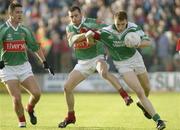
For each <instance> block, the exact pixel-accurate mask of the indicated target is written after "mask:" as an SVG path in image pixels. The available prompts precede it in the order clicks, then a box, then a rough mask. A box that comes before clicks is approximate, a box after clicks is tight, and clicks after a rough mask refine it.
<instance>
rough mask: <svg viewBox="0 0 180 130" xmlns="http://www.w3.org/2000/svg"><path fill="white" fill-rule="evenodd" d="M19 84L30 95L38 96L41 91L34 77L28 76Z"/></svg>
mask: <svg viewBox="0 0 180 130" xmlns="http://www.w3.org/2000/svg"><path fill="white" fill-rule="evenodd" d="M21 84H22V86H23V87H24V88H25V89H26V90H27V91H28V92H29V93H31V94H32V95H40V93H41V90H40V88H39V85H38V83H37V81H36V80H35V77H34V76H29V77H28V78H26V79H25V80H24V81H23V82H21Z"/></svg>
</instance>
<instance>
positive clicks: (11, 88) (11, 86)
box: [6, 80, 26, 127]
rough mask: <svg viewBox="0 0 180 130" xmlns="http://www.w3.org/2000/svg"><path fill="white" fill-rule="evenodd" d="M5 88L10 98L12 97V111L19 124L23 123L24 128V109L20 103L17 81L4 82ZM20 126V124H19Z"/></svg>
mask: <svg viewBox="0 0 180 130" xmlns="http://www.w3.org/2000/svg"><path fill="white" fill-rule="evenodd" d="M6 88H7V90H8V92H9V94H10V96H11V97H12V101H13V108H14V111H15V112H16V115H17V117H18V119H19V122H20V123H21V122H23V123H24V124H23V127H25V125H26V124H25V122H26V120H25V117H24V108H23V105H22V101H21V90H20V87H19V81H18V80H9V81H6ZM19 125H21V124H19ZM20 127H21V126H20Z"/></svg>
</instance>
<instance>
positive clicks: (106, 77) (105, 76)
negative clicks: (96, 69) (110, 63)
mask: <svg viewBox="0 0 180 130" xmlns="http://www.w3.org/2000/svg"><path fill="white" fill-rule="evenodd" d="M100 75H101V77H103V78H104V79H108V72H107V71H106V70H102V71H101V72H100Z"/></svg>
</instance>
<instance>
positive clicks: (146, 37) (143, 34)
mask: <svg viewBox="0 0 180 130" xmlns="http://www.w3.org/2000/svg"><path fill="white" fill-rule="evenodd" d="M135 28H136V33H137V34H138V35H139V36H140V37H141V40H150V38H149V36H148V35H147V34H145V33H144V31H143V30H142V28H141V27H140V26H137V25H136V27H135Z"/></svg>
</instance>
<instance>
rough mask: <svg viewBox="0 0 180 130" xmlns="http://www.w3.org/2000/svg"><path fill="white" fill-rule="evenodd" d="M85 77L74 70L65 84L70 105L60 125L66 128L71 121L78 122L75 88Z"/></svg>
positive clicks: (67, 100) (68, 104)
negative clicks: (75, 110) (75, 106)
mask: <svg viewBox="0 0 180 130" xmlns="http://www.w3.org/2000/svg"><path fill="white" fill-rule="evenodd" d="M84 79H85V77H84V76H83V75H82V74H81V73H80V72H79V71H77V70H72V71H71V73H70V74H69V76H68V80H67V81H66V83H65V85H64V92H65V93H64V94H65V97H66V103H67V106H68V114H67V117H66V118H65V119H64V121H63V122H60V123H59V125H58V127H60V128H65V127H66V126H67V125H68V124H70V123H75V122H76V117H75V112H74V94H73V89H74V88H75V87H76V86H77V85H78V84H79V83H80V82H81V81H83V80H84Z"/></svg>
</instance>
